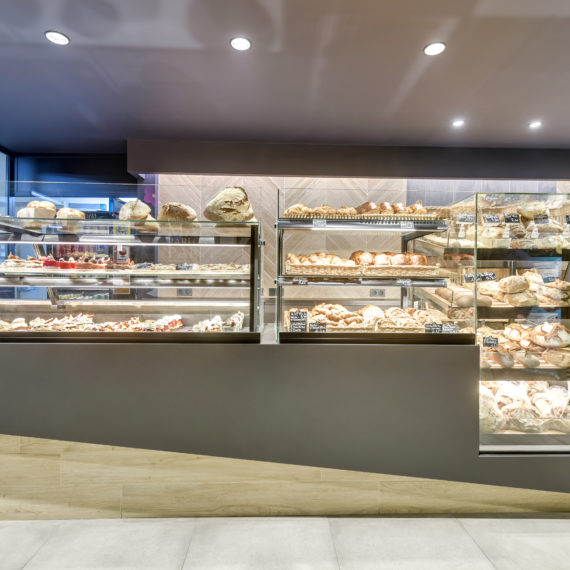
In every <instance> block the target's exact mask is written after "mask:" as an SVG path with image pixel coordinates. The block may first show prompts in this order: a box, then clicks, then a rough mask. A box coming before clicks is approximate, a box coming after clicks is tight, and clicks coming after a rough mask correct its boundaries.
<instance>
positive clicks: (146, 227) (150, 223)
mask: <svg viewBox="0 0 570 570" xmlns="http://www.w3.org/2000/svg"><path fill="white" fill-rule="evenodd" d="M135 229H137V230H138V231H139V232H141V233H143V234H156V233H158V230H159V229H160V224H158V223H157V222H156V220H155V219H154V218H153V217H152V216H151V215H150V214H149V215H148V216H147V217H146V218H145V219H144V220H142V221H140V222H138V223H136V224H135Z"/></svg>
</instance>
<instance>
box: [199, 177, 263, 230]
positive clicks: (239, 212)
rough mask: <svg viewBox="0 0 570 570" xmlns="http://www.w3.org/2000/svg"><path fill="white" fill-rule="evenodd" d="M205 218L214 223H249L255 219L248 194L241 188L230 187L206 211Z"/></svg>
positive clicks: (211, 202)
mask: <svg viewBox="0 0 570 570" xmlns="http://www.w3.org/2000/svg"><path fill="white" fill-rule="evenodd" d="M204 217H205V218H206V219H207V220H211V221H213V222H249V221H254V220H255V217H254V214H253V209H252V207H251V203H250V202H249V197H248V195H247V192H246V191H245V190H244V189H243V188H241V187H239V186H228V187H227V188H224V189H223V190H222V191H221V192H220V193H219V194H218V195H217V196H215V197H214V198H213V199H212V200H210V202H208V204H207V205H206V208H205V209H204Z"/></svg>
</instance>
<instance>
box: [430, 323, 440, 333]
mask: <svg viewBox="0 0 570 570" xmlns="http://www.w3.org/2000/svg"><path fill="white" fill-rule="evenodd" d="M442 332H443V325H438V324H437V323H427V324H426V333H430V334H441V333H442Z"/></svg>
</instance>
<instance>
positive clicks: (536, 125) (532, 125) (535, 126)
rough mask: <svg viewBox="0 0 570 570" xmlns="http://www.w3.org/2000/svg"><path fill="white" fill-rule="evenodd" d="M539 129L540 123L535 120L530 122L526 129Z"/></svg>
mask: <svg viewBox="0 0 570 570" xmlns="http://www.w3.org/2000/svg"><path fill="white" fill-rule="evenodd" d="M540 127H542V121H541V120H539V119H535V120H534V121H531V122H530V123H529V124H528V128H529V129H531V130H532V131H535V130H536V129H540Z"/></svg>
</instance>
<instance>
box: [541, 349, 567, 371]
mask: <svg viewBox="0 0 570 570" xmlns="http://www.w3.org/2000/svg"><path fill="white" fill-rule="evenodd" d="M542 356H543V357H544V359H545V360H546V362H548V363H549V364H552V365H553V366H557V367H558V368H570V350H569V349H567V348H559V349H558V350H547V351H546V352H544V353H543V355H542Z"/></svg>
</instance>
